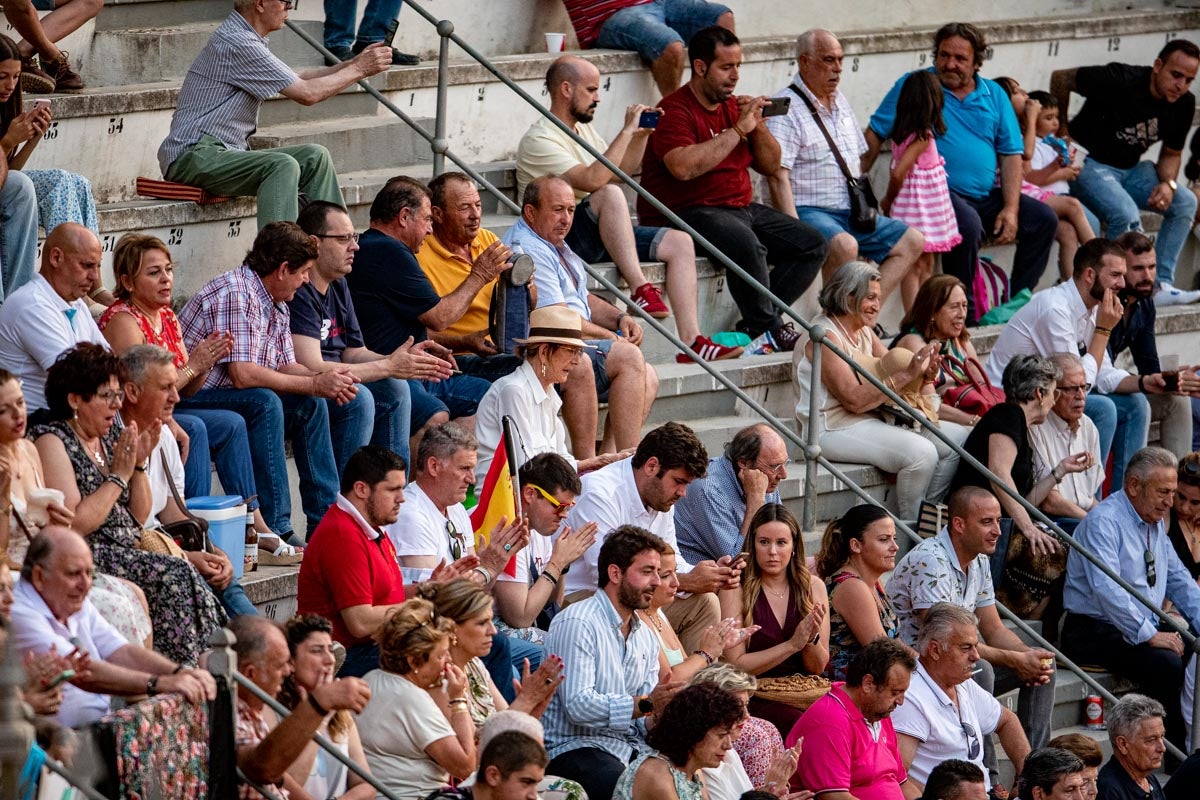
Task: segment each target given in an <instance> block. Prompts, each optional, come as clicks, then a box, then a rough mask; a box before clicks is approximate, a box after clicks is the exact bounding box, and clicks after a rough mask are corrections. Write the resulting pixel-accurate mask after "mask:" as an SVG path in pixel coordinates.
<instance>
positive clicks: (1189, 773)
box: [1163, 752, 1200, 800]
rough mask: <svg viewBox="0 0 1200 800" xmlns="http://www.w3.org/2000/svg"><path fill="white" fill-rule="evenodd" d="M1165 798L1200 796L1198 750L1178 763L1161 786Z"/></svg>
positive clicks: (1191, 799)
mask: <svg viewBox="0 0 1200 800" xmlns="http://www.w3.org/2000/svg"><path fill="white" fill-rule="evenodd" d="M1163 794H1165V795H1166V797H1167V800H1196V798H1197V797H1200V752H1196V753H1192V754H1191V755H1190V756H1188V757H1187V760H1186V761H1184V762H1183V763H1182V764H1180V765H1179V769H1177V770H1175V774H1174V775H1172V776H1171V780H1169V781H1167V785H1166V786H1165V787H1164V788H1163Z"/></svg>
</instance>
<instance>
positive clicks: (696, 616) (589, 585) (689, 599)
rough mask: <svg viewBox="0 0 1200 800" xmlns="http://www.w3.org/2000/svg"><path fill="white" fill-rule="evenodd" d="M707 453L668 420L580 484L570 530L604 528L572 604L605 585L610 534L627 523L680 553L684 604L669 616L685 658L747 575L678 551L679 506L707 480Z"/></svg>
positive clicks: (576, 573) (571, 580) (573, 586)
mask: <svg viewBox="0 0 1200 800" xmlns="http://www.w3.org/2000/svg"><path fill="white" fill-rule="evenodd" d="M707 469H708V453H707V452H706V451H705V449H704V445H703V444H701V443H700V440H699V439H698V438H696V434H695V433H693V432H692V429H691V428H689V427H687V426H686V425H681V424H679V423H678V422H668V423H666V424H665V425H660V426H659V427H657V428H655V429H654V430H652V431H650V432H649V433H647V434H646V435H645V437H644V438H643V439H642V441H641V443H640V444H639V445H638V447H637V451H636V452H635V453H634V454H633V457H632V458H628V459H622V460H621V461H617V462H614V463H612V464H609V465H608V466H606V467H603V468H601V469H598V470H596V471H595V472H589V473H588V474H587V475H584V476H583V478H582V483H583V493H582V494H581V495H580V496H579V500H578V501H577V502H576V504H575V509H574V510H573V511H572V512H571V514H570V516H568V517H567V522H568V523H569V524H570V525H571V527H572V528H578V527H580V526H581V525H583V524H585V523H587V522H595V523H596V524H597V525H598V526H599V531H598V535H597V537H596V543H595V544H593V545H592V546H591V547H590V548H588V551H587V552H586V553H584V555H583V558H582V559H580V561H579V563H578V564H576V565H575V567H574V568H573V569H572V570H571V573H570V575H569V576H568V577H567V585H566V599H567V601H568V602H574V601H576V600H580V599H583V598H584V597H586V596H587V595H589V594H591V593H593V592H595V591H596V588H597V586H598V585H599V570H598V566H597V564H598V559H599V557H600V548H601V547H602V545H603V543H604V540H605V539H606V538H608V536H609V534H610V533H612V532H613V531H614V530H616V529H617V528H619V527H621V526H622V525H636V526H638V527H640V528H645V529H646V530H648V531H650V532H651V533H653V534H654V535H655V536H657V537H659V538H660V539H662V540H663V541H664V542H666V543H667V544H668V545H670V546H671V548H672V549H673V550H674V551H675V553H676V560H675V563H676V565H677V566H676V570H677V571H678V573H679V590H680V592H681V594H683V593H687V595H686V596H681V598H680V599H679V600H676V601H675V602H674V603H672V604H671V605H670V606H669V607H668V608H667V611H666V614H667V619H668V620H670V622H671V627H672V628H674V629H675V631H676V632H677V633H678V634H679V639H680V641H681V642H682V643H683V648H684V651H685V652H689V653H690V652H691V651H692V650H694V649H696V647H698V646H699V644H698V643H699V637H700V634H701V632H703V630H704V629H705V628H707V627H708V626H709V625H711V624H713V623H715V622H717V621H718V620H719V619H720V617H721V610H720V606H719V604H718V603H717V597H716V592H717V591H719V590H720V589H733V588H736V587H737V586H738V585H739V582H740V580H741V569H740V568H739V567H735V566H732V565H731V561H732V559H731V558H730V557H729V556H727V555H726V556H722V557H721V558H720V559H718V560H717V561H701V562H700V563H698V564H695V565H692V564H689V563H688V562H687V560H686V559H684V557H683V555H682V554H680V551H679V543H678V542H677V541H676V537H675V511H674V506H675V503H676V502H677V501H678V500H679V499H680V498H682V497H683V496H684V495H685V494H687V487H688V484H689V483H691V482H692V481H693V480H695V479H696V478H703V477H704V475H705V471H706V470H707Z"/></svg>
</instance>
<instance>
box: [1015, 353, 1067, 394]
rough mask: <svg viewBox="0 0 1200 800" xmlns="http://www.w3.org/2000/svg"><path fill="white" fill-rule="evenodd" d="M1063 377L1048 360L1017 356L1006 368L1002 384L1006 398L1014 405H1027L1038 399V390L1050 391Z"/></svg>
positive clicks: (1030, 356)
mask: <svg viewBox="0 0 1200 800" xmlns="http://www.w3.org/2000/svg"><path fill="white" fill-rule="evenodd" d="M1061 377H1062V373H1061V372H1059V370H1058V367H1056V366H1054V364H1053V363H1052V362H1051V361H1050V359H1048V358H1042V357H1041V356H1035V355H1024V356H1017V357H1015V358H1014V359H1013V360H1012V361H1010V362H1008V365H1007V366H1006V367H1005V368H1004V376H1003V377H1002V378H1001V383H1002V384H1003V386H1004V396H1005V397H1006V398H1007V399H1008V400H1009V402H1012V403H1026V402H1028V401H1030V400H1033V399H1035V398H1036V397H1037V390H1038V389H1042V390H1043V391H1045V390H1048V389H1050V388H1051V386H1052V385H1053V384H1054V383H1056V382H1057V381H1058V379H1059V378H1061Z"/></svg>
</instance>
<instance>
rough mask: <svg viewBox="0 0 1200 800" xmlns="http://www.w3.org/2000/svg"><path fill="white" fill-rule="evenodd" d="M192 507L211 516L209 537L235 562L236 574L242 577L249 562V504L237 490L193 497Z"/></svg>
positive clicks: (207, 516)
mask: <svg viewBox="0 0 1200 800" xmlns="http://www.w3.org/2000/svg"><path fill="white" fill-rule="evenodd" d="M187 507H188V511H190V512H192V513H193V514H195V515H196V516H197V517H202V518H203V519H206V520H208V539H209V541H211V542H212V543H213V544H214V545H216V546H217V547H219V548H221V549H222V550H224V551H225V555H227V556H229V560H230V561H232V562H233V576H234V577H235V578H241V577H242V572H243V571H244V568H245V566H246V564H245V560H244V558H243V556H244V555H245V553H246V504H245V503H244V502H242V498H241V497H240V496H238V495H236V494H231V495H221V496H219V497H193V498H191V499H190V500H188V501H187Z"/></svg>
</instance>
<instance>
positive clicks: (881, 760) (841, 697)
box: [787, 681, 908, 800]
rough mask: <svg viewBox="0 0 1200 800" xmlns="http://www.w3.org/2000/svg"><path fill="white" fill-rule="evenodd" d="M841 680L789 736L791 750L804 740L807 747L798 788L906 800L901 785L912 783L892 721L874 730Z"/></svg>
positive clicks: (866, 798) (799, 769) (862, 798)
mask: <svg viewBox="0 0 1200 800" xmlns="http://www.w3.org/2000/svg"><path fill="white" fill-rule="evenodd" d="M845 685H846V684H845V683H843V682H841V681H837V682H835V683H834V684H833V688H832V689H831V690H830V692H829V694H827V695H825V696H824V697H822V698H821V699H820V700H818V701H817V702H815V703H813V705H812V707H810V708H809V709H808V711H805V712H804V716H802V717H800V719H799V720H797V721H796V725H795V726H794V727H793V728H792V730H791V733H789V734H788V737H787V746H788V747H791V746H792V745H794V744H795V743H796V740H797V739H799V738H800V737H801V736H803V737H804V748H803V752H802V753H801V754H800V763H799V765H798V766H797V767H796V774H795V775H794V776H792V783H793V784H794V788H801V787H802V788H805V789H809V790H810V791H812V792H814V793H816V794H821V793H822V792H850V793H851V794H852V795H854V796H855V797H856V798H858V800H904V792H903V791H902V790H901V789H900V784H902V783H904V781H905V780H907V778H908V775H907V773H905V771H904V762H903V761H901V760H900V750H899V748H898V747H897V745H896V731H895V730H894V729H893V728H892V721H891V719H888V718H886V717H885V718H884V719H882V720H881V721H879V722H877V723H876V724H875V725H874V726H871V725H869V724H868V723H867V721H866V720H865V719H863V715H862V713H861V712H860V711H859V710H858V707H857V706H856V705H854V701H853V700H851V699H850V696H849V695H848V694H846V691H845V689H844V688H843V687H844V686H845Z"/></svg>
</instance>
